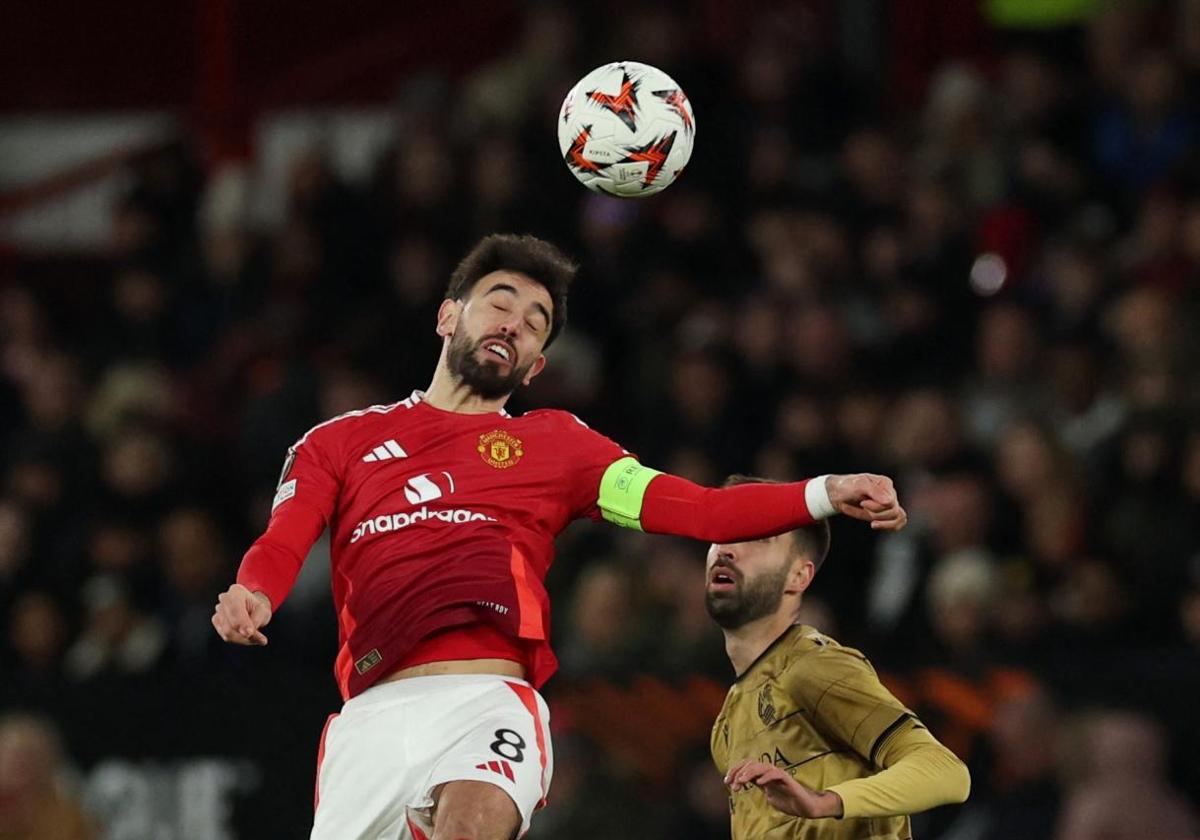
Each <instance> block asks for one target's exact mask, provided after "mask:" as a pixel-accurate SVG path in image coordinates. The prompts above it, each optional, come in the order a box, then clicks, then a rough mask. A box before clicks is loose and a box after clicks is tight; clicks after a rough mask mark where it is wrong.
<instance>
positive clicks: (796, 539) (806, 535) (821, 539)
mask: <svg viewBox="0 0 1200 840" xmlns="http://www.w3.org/2000/svg"><path fill="white" fill-rule="evenodd" d="M739 484H779V482H778V481H772V480H771V479H769V478H759V477H758V476H753V475H737V474H735V475H731V476H729V478H727V479H725V483H724V484H722V485H721V486H722V487H737V486H738V485H739ZM791 533H792V546H793V548H795V550H796V552H797V553H798V554H803V555H804V556H805V557H807V558H808V559H809V560H812V564H813V574H814V575H815V574H816V573H817V572H819V571H821V564H822V563H824V562H825V555H827V554H829V543H830V537H829V522H828V521H826V520H824V519H822V520H820V521H819V522H814V523H813V524H812V525H805V526H804V527H802V528H797V529H796V530H794V531H792V532H791Z"/></svg>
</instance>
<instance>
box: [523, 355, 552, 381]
mask: <svg viewBox="0 0 1200 840" xmlns="http://www.w3.org/2000/svg"><path fill="white" fill-rule="evenodd" d="M545 366H546V357H545V356H541V355H539V356H538V357H537V359H536V360H535V361H534V363H533V364H532V365H530V366H529V373H527V374H525V379H524V380H522V382H521V384H522V385H528V384H529V383H530V382H532V381H533V377H535V376H537V375H538V374H539V373H541V372H542V368H544V367H545Z"/></svg>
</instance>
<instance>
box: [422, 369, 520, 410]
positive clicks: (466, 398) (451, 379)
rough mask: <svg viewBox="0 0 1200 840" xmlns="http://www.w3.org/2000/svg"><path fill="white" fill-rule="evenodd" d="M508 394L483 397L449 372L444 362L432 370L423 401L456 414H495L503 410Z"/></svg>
mask: <svg viewBox="0 0 1200 840" xmlns="http://www.w3.org/2000/svg"><path fill="white" fill-rule="evenodd" d="M509 396H510V395H509V394H505V395H504V396H503V397H499V398H498V399H494V400H489V399H485V398H484V397H481V396H479V394H477V393H476V392H475V391H473V390H471V388H470V387H469V386H468V385H466V384H465V383H464V382H463V381H462V380H461V379H459V378H457V377H455V376H454V375H453V374H451V373H450V371H449V370H448V369H447V368H446V366H445V365H444V364H438V366H437V368H436V369H435V370H434V372H433V381H432V382H430V383H429V387H428V388H426V389H425V402H426V403H427V404H428V405H431V406H433V407H434V408H439V409H441V410H442V411H453V412H456V413H458V414H495V413H496V412H499V411H503V410H504V404H505V403H506V402H508V398H509Z"/></svg>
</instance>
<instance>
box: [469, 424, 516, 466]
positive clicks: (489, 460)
mask: <svg viewBox="0 0 1200 840" xmlns="http://www.w3.org/2000/svg"><path fill="white" fill-rule="evenodd" d="M477 448H478V450H479V457H480V458H482V459H483V460H484V463H486V464H488V465H489V466H492V467H495V468H496V469H498V470H506V469H508V468H509V467H515V466H516V465H517V462H518V461H520V460H521V456H522V455H524V454H525V451H524V449H523V447H522V446H521V440H520V438H516V437H513V436H512V435H510V434H509V433H508V432H502V431H500V430H499V429H497V430H496V431H494V432H487V433H486V434H482V435H480V436H479V446H478V447H477Z"/></svg>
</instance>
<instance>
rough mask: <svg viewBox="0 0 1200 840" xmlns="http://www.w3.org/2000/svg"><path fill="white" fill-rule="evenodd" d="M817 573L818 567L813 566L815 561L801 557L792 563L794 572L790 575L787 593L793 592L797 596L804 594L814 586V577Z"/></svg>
mask: <svg viewBox="0 0 1200 840" xmlns="http://www.w3.org/2000/svg"><path fill="white" fill-rule="evenodd" d="M816 573H817V567H816V566H814V565H813V561H811V560H809V559H808V558H807V557H799V558H797V559H796V560H795V562H793V563H792V572H791V574H790V575H788V583H787V589H785V590H784V591H785V592H793V593H795V594H797V595H802V594H804V592H805V590H807V589H808V587H809V586H810V585H811V584H812V581H813V575H815V574H816Z"/></svg>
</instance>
